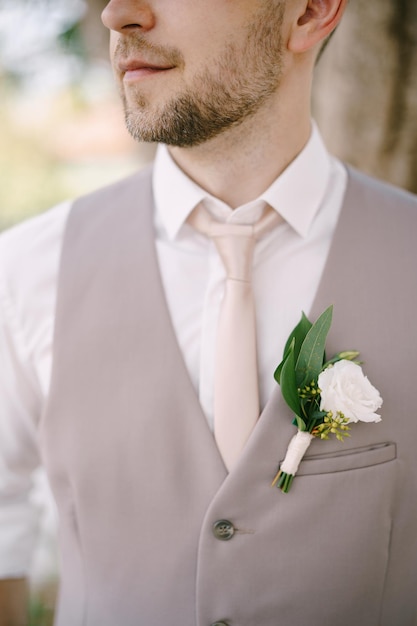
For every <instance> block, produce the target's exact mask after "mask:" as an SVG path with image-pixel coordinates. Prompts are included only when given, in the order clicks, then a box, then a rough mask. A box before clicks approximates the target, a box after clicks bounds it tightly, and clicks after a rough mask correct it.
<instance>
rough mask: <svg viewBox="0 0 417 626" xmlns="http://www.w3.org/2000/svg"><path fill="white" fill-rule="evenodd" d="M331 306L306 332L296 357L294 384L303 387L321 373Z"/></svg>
mask: <svg viewBox="0 0 417 626" xmlns="http://www.w3.org/2000/svg"><path fill="white" fill-rule="evenodd" d="M332 315H333V306H329V307H328V308H327V309H326V310H325V311H324V313H322V314H321V315H320V317H319V318H318V320H317V321H316V322H315V323H314V324H313V325H312V327H311V328H310V330H309V331H308V333H307V335H306V338H305V339H304V341H303V345H302V346H301V350H300V353H299V355H298V359H297V363H296V366H295V370H296V383H297V386H298V387H301V388H302V387H304V386H305V385H308V384H309V383H311V381H312V380H315V379H316V378H317V377H318V375H319V374H320V372H321V369H322V366H323V359H324V347H325V344H326V338H327V335H328V333H329V330H330V325H331V323H332Z"/></svg>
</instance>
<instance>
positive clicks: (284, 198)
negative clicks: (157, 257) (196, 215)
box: [153, 123, 330, 239]
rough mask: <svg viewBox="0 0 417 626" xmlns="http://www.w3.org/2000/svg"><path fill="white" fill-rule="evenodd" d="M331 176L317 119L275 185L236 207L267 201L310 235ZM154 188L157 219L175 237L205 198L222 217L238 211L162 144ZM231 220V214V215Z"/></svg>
mask: <svg viewBox="0 0 417 626" xmlns="http://www.w3.org/2000/svg"><path fill="white" fill-rule="evenodd" d="M329 176H330V156H329V153H328V152H327V150H326V148H325V146H324V143H323V140H322V138H321V135H320V133H319V131H318V129H317V127H316V125H315V124H314V123H313V125H312V132H311V135H310V138H309V140H308V142H307V144H306V145H305V147H304V148H303V150H302V151H301V152H300V153H299V154H298V155H297V157H296V158H295V159H294V160H293V161H292V162H291V163H290V164H289V165H288V167H287V168H286V169H285V170H284V171H283V172H282V174H281V175H280V176H278V178H277V179H276V180H275V181H274V182H273V183H272V185H271V186H270V187H269V188H268V189H267V190H266V191H265V192H264V193H262V194H261V196H260V197H259V198H258V199H257V200H255V201H252V202H250V203H248V204H247V205H244V207H239V209H236V210H235V211H239V212H240V213H243V214H244V213H245V210H246V209H248V208H249V209H250V208H251V206H253V205H255V204H256V205H257V206H258V207H259V206H260V205H263V204H264V203H267V204H268V205H269V206H271V207H272V208H273V209H274V210H276V211H277V212H278V213H279V214H280V215H281V216H282V217H283V218H284V219H285V220H286V222H287V223H288V224H289V225H290V226H291V227H292V228H293V229H294V230H295V231H296V232H297V233H298V234H299V235H300V236H301V237H306V236H307V234H308V232H309V229H310V226H311V224H312V222H313V220H314V217H315V216H316V214H317V212H318V210H319V208H320V205H321V203H322V201H323V199H324V195H325V193H326V188H327V185H328V181H329ZM153 191H154V198H155V205H156V211H157V220H158V222H159V223H160V225H161V226H162V227H163V228H164V230H165V231H166V234H167V236H168V238H169V239H175V237H176V236H177V235H178V233H179V231H180V229H181V227H182V226H183V224H184V223H185V221H186V220H187V217H188V216H189V214H190V213H191V211H192V210H193V209H194V208H195V207H196V206H197V205H198V204H199V203H200V202H202V201H203V200H204V201H205V204H206V205H207V206H208V208H209V209H210V210H211V211H212V212H213V213H216V214H218V216H219V217H220V216H221V214H222V215H223V218H224V219H229V218H228V217H227V214H229V215H230V216H231V215H233V214H234V213H235V211H231V209H229V207H227V205H225V204H224V203H223V202H221V201H219V200H218V199H217V198H214V197H213V196H211V195H210V194H208V193H207V192H206V191H205V190H204V189H202V188H201V187H199V186H198V185H197V184H196V183H195V182H194V181H192V180H191V179H190V178H189V177H188V176H187V175H186V174H185V173H184V172H183V171H182V170H181V169H180V168H179V167H178V165H177V164H176V163H175V161H174V160H173V159H172V157H171V155H170V154H169V152H168V149H167V147H166V146H164V145H160V146H158V150H157V154H156V159H155V165H154V173H153ZM231 220H232V221H233V218H231Z"/></svg>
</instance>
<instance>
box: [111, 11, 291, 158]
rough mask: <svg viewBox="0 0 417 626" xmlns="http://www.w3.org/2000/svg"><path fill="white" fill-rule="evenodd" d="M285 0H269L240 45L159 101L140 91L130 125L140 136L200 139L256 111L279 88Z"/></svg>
mask: <svg viewBox="0 0 417 626" xmlns="http://www.w3.org/2000/svg"><path fill="white" fill-rule="evenodd" d="M282 20H283V5H282V3H281V0H278V2H271V1H270V0H269V1H268V2H267V7H266V8H263V9H262V10H261V11H260V14H259V16H258V19H257V20H256V21H255V22H252V24H251V25H250V27H248V30H247V36H246V41H245V42H244V45H243V46H242V47H239V48H238V47H237V46H236V45H235V44H233V43H228V44H227V45H226V47H225V49H224V50H223V51H222V53H221V54H220V55H219V59H218V61H217V62H216V63H214V64H213V63H210V68H205V69H204V70H202V71H201V72H200V73H199V74H198V75H196V76H195V77H194V80H193V82H192V85H190V87H188V88H187V89H185V90H183V91H182V92H181V93H179V94H178V95H176V96H175V97H172V98H171V99H170V100H168V101H167V102H165V103H164V104H163V105H161V106H159V107H154V108H152V106H151V105H150V104H149V103H148V101H147V99H146V98H145V96H143V95H140V94H138V95H137V96H136V98H135V100H134V104H133V106H132V104H130V103H128V101H127V98H126V95H125V94H124V92H123V90H122V100H123V104H124V110H125V121H126V127H127V129H128V131H129V133H130V134H131V135H132V137H133V138H134V139H135V140H137V141H144V142H157V143H165V144H167V145H170V146H178V147H190V146H197V145H200V144H202V143H204V142H206V141H208V140H209V139H212V138H214V137H216V136H218V135H220V134H221V133H224V132H225V131H226V130H228V129H230V128H232V127H235V126H238V125H240V124H242V122H243V121H244V120H246V119H247V118H249V117H251V116H253V115H254V114H255V113H256V112H257V111H258V110H259V109H260V108H261V107H262V105H263V104H264V103H265V102H266V101H267V100H268V99H269V98H270V97H271V96H272V94H274V93H275V92H276V90H277V89H278V87H279V84H280V81H281V75H282V35H281V26H282Z"/></svg>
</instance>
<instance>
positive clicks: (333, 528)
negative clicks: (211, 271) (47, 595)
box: [40, 171, 417, 626]
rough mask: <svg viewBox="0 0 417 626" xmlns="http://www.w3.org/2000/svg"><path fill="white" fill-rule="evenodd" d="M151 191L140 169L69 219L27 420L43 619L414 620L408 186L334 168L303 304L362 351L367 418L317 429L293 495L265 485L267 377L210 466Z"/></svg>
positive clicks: (332, 342)
mask: <svg viewBox="0 0 417 626" xmlns="http://www.w3.org/2000/svg"><path fill="white" fill-rule="evenodd" d="M152 206H153V201H152V193H151V179H150V174H149V172H145V173H143V174H141V175H140V176H135V177H133V178H131V179H129V180H127V181H123V182H121V183H119V184H117V185H115V186H112V187H110V188H108V189H105V190H100V191H99V192H96V193H94V194H92V195H90V196H87V197H86V198H83V199H81V200H80V201H78V202H77V203H76V204H75V205H74V208H73V210H72V212H71V214H70V216H69V220H68V224H67V229H66V233H65V240H64V247H63V253H62V262H61V272H60V281H59V292H58V302H57V318H56V327H55V341H54V369H53V373H52V386H51V393H50V398H49V404H48V407H47V410H46V413H45V415H44V416H43V419H42V423H41V427H40V436H41V446H42V455H43V458H44V461H45V465H46V468H47V471H48V476H49V479H50V482H51V485H52V488H53V492H54V494H55V498H56V501H57V505H58V510H59V517H60V553H61V588H60V596H59V606H58V613H57V618H56V626H115V625H121V626H178V624H181V626H208V625H209V624H213V623H215V622H216V621H217V622H219V621H220V622H221V621H223V622H226V623H228V624H230V626H232V625H233V626H254V625H256V626H279V625H283V626H304V625H307V624H308V626H323V625H324V624H326V625H327V624H331V626H352V625H358V626H359V625H361V626H362V625H366V626H393V625H395V626H415V624H416V617H417V600H416V593H415V590H416V588H417V533H416V528H417V505H416V503H417V464H416V452H415V446H416V443H415V442H416V441H417V420H416V409H415V391H414V385H413V375H414V372H416V371H417V362H416V358H417V352H416V349H415V346H416V331H415V311H416V310H417V285H416V280H415V278H416V267H417V249H416V246H415V237H416V231H417V202H416V200H415V198H413V197H411V196H410V195H407V194H405V193H402V192H400V191H398V190H394V189H391V188H389V187H388V186H386V185H382V184H380V183H377V182H376V181H373V180H372V179H369V178H367V177H364V176H362V175H360V174H358V173H355V172H352V171H351V172H350V174H349V184H348V189H347V195H346V198H345V202H344V206H343V208H342V212H341V215H340V219H339V223H338V226H337V230H336V233H335V236H334V241H333V244H332V248H331V251H330V254H329V258H328V261H327V264H326V268H325V271H324V275H323V277H322V281H321V285H320V287H319V290H318V293H317V296H316V300H315V303H314V305H313V310H312V311H311V312H310V313H311V316H312V318H313V319H314V318H316V317H317V315H318V314H319V313H321V312H322V311H323V310H324V309H325V308H326V307H327V306H328V305H329V304H334V323H333V325H332V329H331V332H330V334H329V341H328V353H329V354H332V353H334V352H337V351H338V350H343V349H358V350H360V351H361V359H362V360H363V361H364V363H365V368H366V374H367V375H368V376H369V378H370V380H371V381H372V383H373V384H375V386H377V388H378V389H379V390H380V391H381V395H382V397H383V399H384V404H383V408H382V422H380V423H379V424H355V425H354V426H353V427H352V431H351V435H352V436H351V438H350V439H349V440H348V441H346V442H345V443H344V444H341V443H340V442H338V441H334V440H329V441H319V440H314V441H313V442H312V444H311V446H310V449H309V451H308V455H307V456H306V458H305V459H304V460H303V461H302V463H301V465H300V468H299V472H298V475H297V478H296V480H295V481H294V483H293V487H292V489H291V492H290V493H289V494H283V493H281V492H280V491H279V490H278V489H273V488H271V487H270V483H271V481H272V479H273V477H274V475H275V473H276V470H277V466H278V464H279V462H280V460H282V459H283V458H284V455H285V450H286V447H287V445H288V442H289V441H290V439H291V437H292V435H293V434H294V426H293V425H292V415H291V411H290V410H289V409H288V407H287V406H286V404H285V402H284V401H283V399H282V397H281V393H280V389H279V387H278V386H277V387H276V390H275V393H274V394H273V395H272V397H271V398H270V401H269V402H268V404H267V406H266V408H265V409H264V411H263V412H262V415H261V416H260V419H259V420H258V422H257V425H256V427H255V428H254V430H253V432H252V435H251V436H250V438H249V441H248V443H247V445H246V446H245V448H244V450H243V452H242V454H241V456H240V458H239V460H238V462H237V464H236V465H235V467H234V468H233V469H232V471H231V472H230V473H229V474H227V472H226V470H225V467H224V464H223V462H222V460H221V457H220V454H219V451H218V448H217V446H216V444H215V442H214V440H213V437H212V434H211V432H210V430H209V427H208V425H207V420H206V419H205V417H204V415H203V413H202V410H201V407H200V405H199V402H198V398H197V395H196V393H195V390H194V388H193V385H192V383H191V381H190V378H189V375H188V372H187V370H186V367H185V365H184V362H183V359H182V355H181V352H180V350H179V347H178V343H177V341H176V337H175V334H174V332H173V329H172V324H171V320H170V317H169V312H168V308H167V305H166V302H165V296H164V291H163V287H162V283H161V278H160V274H159V270H158V262H157V256H156V252H155V244H154V237H153V225H152ZM306 271H308V268H306ZM109 294H111V297H110V296H109ZM115 295H116V296H117V297H115ZM296 321H297V320H294V323H295V322H296ZM271 341H274V337H271ZM280 356H281V355H277V362H278V360H279V358H280ZM271 376H272V372H271ZM221 519H227V520H230V522H231V523H232V525H233V527H234V529H235V532H234V535H233V536H232V537H231V538H230V540H228V541H221V540H219V539H218V538H217V537H216V536H215V534H214V533H213V525H214V523H215V522H216V521H217V520H221Z"/></svg>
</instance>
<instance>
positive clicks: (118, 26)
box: [101, 0, 155, 33]
mask: <svg viewBox="0 0 417 626" xmlns="http://www.w3.org/2000/svg"><path fill="white" fill-rule="evenodd" d="M101 21H102V22H103V24H104V26H105V27H106V28H108V29H109V30H113V31H118V32H119V33H125V32H126V31H130V30H136V29H140V30H150V29H151V28H153V26H154V25H155V16H154V14H153V12H152V10H151V8H150V6H149V4H148V3H147V2H140V1H139V2H138V1H137V0H136V1H134V2H133V1H132V0H111V1H110V2H109V3H108V4H107V5H106V7H105V8H104V10H103V12H102V14H101Z"/></svg>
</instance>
